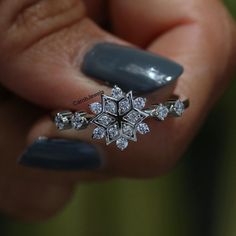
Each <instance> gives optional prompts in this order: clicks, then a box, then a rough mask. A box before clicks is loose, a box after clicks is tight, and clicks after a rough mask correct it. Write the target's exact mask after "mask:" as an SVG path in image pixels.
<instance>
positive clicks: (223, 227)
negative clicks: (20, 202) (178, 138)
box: [0, 0, 236, 236]
mask: <svg viewBox="0 0 236 236" xmlns="http://www.w3.org/2000/svg"><path fill="white" fill-rule="evenodd" d="M225 4H226V5H227V7H228V8H229V10H230V11H231V13H232V14H233V15H234V16H236V0H225ZM235 43H236V42H235ZM235 99H236V81H233V82H232V84H231V86H230V88H229V89H228V91H227V92H226V94H225V95H224V97H223V98H222V99H221V101H220V102H219V103H218V105H217V106H216V107H215V109H214V110H213V111H212V112H211V114H210V116H209V118H208V120H207V121H206V123H205V125H204V127H203V128H202V130H201V131H200V133H199V135H198V136H197V138H196V139H195V141H194V143H193V144H192V145H191V147H190V148H189V150H188V152H187V153H186V155H185V157H184V158H183V159H182V162H181V163H179V165H178V166H177V168H176V169H175V170H174V171H173V172H172V173H171V174H169V175H168V176H165V177H162V178H157V179H152V180H145V181H140V180H114V181H110V182H106V183H99V184H98V183H97V184H96V183H94V184H82V185H80V186H79V187H78V191H77V193H76V195H75V196H74V198H73V200H72V201H71V203H70V204H69V205H68V206H67V207H66V208H65V209H64V211H63V212H61V213H60V214H59V215H57V216H56V217H54V218H52V219H51V220H48V221H46V222H42V223H34V224H33V223H30V224H29V223H22V222H20V221H14V220H12V219H9V218H6V217H5V216H1V217H0V227H1V236H13V235H14V236H16V235H18V236H21V235H24V236H33V235H34V236H52V235H53V236H54V235H55V236H65V235H68V236H78V235H82V236H93V235H97V236H100V235H101V236H110V235H112V236H116V235H117V236H121V235H122V236H143V235H146V236H157V235H161V236H172V235H174V236H178V235H179V236H195V235H196V236H200V235H201V236H226V235H227V236H235V235H236V122H235V121H236V107H234V106H235V103H234V101H235Z"/></svg>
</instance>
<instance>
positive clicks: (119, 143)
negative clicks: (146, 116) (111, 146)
mask: <svg viewBox="0 0 236 236" xmlns="http://www.w3.org/2000/svg"><path fill="white" fill-rule="evenodd" d="M128 144H129V143H128V140H127V139H125V138H119V139H117V140H116V146H117V147H118V148H119V149H120V150H121V151H123V150H124V149H126V148H127V147H128Z"/></svg>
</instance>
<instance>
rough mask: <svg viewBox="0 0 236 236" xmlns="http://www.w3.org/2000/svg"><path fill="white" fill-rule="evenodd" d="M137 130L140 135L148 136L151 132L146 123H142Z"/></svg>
mask: <svg viewBox="0 0 236 236" xmlns="http://www.w3.org/2000/svg"><path fill="white" fill-rule="evenodd" d="M137 130H138V132H139V133H140V134H147V133H149V132H150V129H149V127H148V125H147V124H146V123H141V124H139V125H138V126H137Z"/></svg>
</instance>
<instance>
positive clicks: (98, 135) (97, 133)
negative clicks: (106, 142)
mask: <svg viewBox="0 0 236 236" xmlns="http://www.w3.org/2000/svg"><path fill="white" fill-rule="evenodd" d="M105 133H106V131H105V129H104V128H102V127H97V128H95V129H94V130H93V139H102V138H104V136H105Z"/></svg>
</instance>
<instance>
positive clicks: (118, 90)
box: [111, 85, 124, 99]
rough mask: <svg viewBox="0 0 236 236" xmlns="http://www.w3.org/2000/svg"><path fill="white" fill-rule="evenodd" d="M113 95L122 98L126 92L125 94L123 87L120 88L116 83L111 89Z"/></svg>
mask: <svg viewBox="0 0 236 236" xmlns="http://www.w3.org/2000/svg"><path fill="white" fill-rule="evenodd" d="M111 96H112V97H113V98H116V99H120V98H122V97H123V96H124V94H123V91H122V90H121V88H119V87H118V86H116V85H115V86H114V88H113V89H112V91H111Z"/></svg>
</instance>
